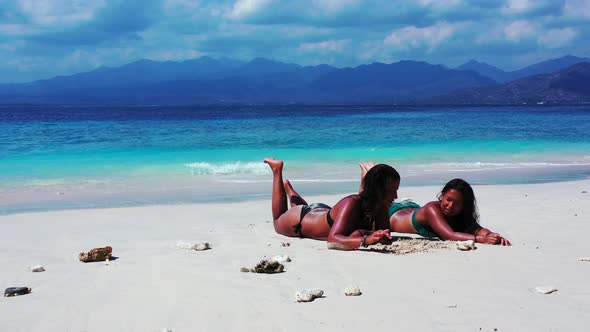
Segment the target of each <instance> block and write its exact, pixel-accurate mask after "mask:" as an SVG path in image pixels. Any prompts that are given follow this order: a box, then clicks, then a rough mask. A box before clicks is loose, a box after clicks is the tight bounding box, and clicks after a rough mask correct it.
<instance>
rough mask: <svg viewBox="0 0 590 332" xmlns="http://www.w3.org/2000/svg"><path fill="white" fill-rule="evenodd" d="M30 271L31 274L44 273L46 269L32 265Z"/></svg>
mask: <svg viewBox="0 0 590 332" xmlns="http://www.w3.org/2000/svg"><path fill="white" fill-rule="evenodd" d="M29 271H31V272H44V271H45V268H44V267H43V266H41V265H31V266H29Z"/></svg>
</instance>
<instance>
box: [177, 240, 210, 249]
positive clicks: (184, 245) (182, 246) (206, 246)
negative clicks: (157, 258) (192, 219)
mask: <svg viewBox="0 0 590 332" xmlns="http://www.w3.org/2000/svg"><path fill="white" fill-rule="evenodd" d="M176 248H178V249H186V250H196V251H203V250H208V249H211V244H209V242H196V243H192V242H183V241H178V242H177V243H176Z"/></svg>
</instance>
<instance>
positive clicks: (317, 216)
mask: <svg viewBox="0 0 590 332" xmlns="http://www.w3.org/2000/svg"><path fill="white" fill-rule="evenodd" d="M264 162H265V163H267V164H268V165H269V166H270V168H271V170H272V172H273V191H272V215H273V219H274V221H273V224H274V228H275V231H276V232H277V233H279V234H283V235H286V236H291V237H306V238H312V239H317V240H326V239H327V240H328V248H330V249H338V250H351V249H356V248H359V247H361V246H367V245H370V244H375V243H388V242H390V241H391V235H390V234H389V217H388V214H387V211H388V209H389V206H390V205H391V203H392V202H393V201H394V200H395V199H396V198H397V189H398V188H399V182H400V176H399V173H397V171H396V170H395V169H393V167H391V166H388V165H376V166H373V167H372V168H371V170H369V171H368V172H367V173H366V175H365V179H364V181H363V184H362V189H363V190H362V192H361V193H360V194H356V195H350V196H347V197H345V198H343V199H341V200H340V201H339V202H338V203H336V205H334V207H332V208H330V207H329V206H327V205H325V204H307V202H305V200H303V199H302V198H301V196H300V195H299V194H297V192H295V190H293V187H292V186H291V184H290V183H289V181H284V182H283V162H282V161H281V160H275V159H272V158H266V159H264ZM287 196H289V201H290V204H291V208H290V209H287Z"/></svg>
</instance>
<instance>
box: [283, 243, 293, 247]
mask: <svg viewBox="0 0 590 332" xmlns="http://www.w3.org/2000/svg"><path fill="white" fill-rule="evenodd" d="M289 246H291V243H289V242H281V247H289Z"/></svg>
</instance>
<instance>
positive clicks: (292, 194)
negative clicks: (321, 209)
mask: <svg viewBox="0 0 590 332" xmlns="http://www.w3.org/2000/svg"><path fill="white" fill-rule="evenodd" d="M283 184H284V188H285V191H286V192H287V196H289V202H290V203H291V207H294V206H297V205H308V204H307V202H306V201H305V200H304V199H303V198H302V197H301V195H299V194H298V193H297V192H296V191H295V189H293V186H292V185H291V182H289V180H285V181H283Z"/></svg>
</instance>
